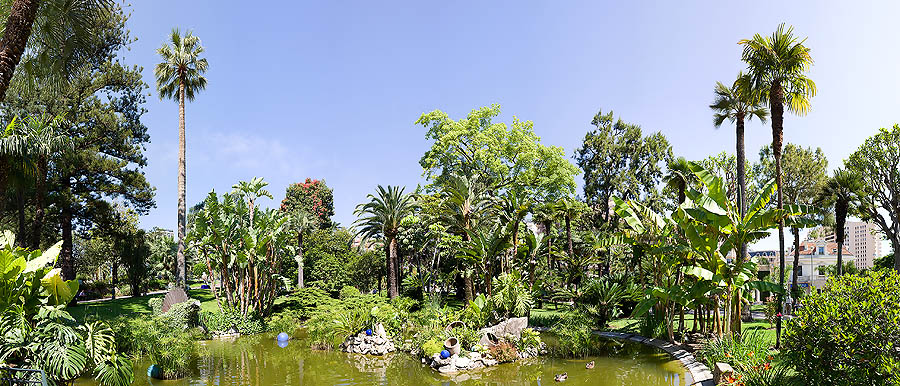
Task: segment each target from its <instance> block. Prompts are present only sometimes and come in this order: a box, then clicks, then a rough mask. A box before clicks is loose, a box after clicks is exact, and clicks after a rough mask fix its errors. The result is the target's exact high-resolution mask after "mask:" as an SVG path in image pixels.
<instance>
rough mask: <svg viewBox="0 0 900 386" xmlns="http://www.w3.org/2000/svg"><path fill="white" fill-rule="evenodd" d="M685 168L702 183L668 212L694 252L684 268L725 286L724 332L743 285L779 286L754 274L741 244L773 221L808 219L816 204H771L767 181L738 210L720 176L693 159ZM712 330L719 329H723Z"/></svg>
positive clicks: (732, 324)
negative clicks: (744, 208)
mask: <svg viewBox="0 0 900 386" xmlns="http://www.w3.org/2000/svg"><path fill="white" fill-rule="evenodd" d="M689 168H690V170H691V172H692V173H693V174H694V175H695V176H696V177H697V179H698V180H699V181H700V183H701V189H700V190H696V189H691V190H689V191H688V192H687V199H686V200H685V202H684V203H683V204H682V205H681V206H679V208H678V209H677V210H676V211H675V213H674V214H673V218H674V219H675V221H676V222H677V223H678V226H679V228H680V229H681V230H682V231H683V232H684V236H685V240H686V241H687V243H686V246H688V247H689V248H690V249H691V252H692V253H693V254H694V255H696V256H697V257H698V259H697V264H695V265H693V266H690V267H686V268H685V269H684V273H685V274H688V275H691V276H693V277H696V278H697V279H698V280H700V281H706V282H710V283H712V284H715V286H717V287H719V288H721V289H722V290H724V295H725V304H726V305H727V307H725V310H726V312H725V319H726V321H727V324H726V325H725V328H724V330H725V331H724V332H728V330H729V329H730V330H731V331H733V332H736V333H738V332H740V317H739V315H740V309H741V308H740V307H741V297H742V295H741V294H742V292H743V291H748V290H752V289H757V290H762V291H770V292H776V293H781V292H782V291H783V289H782V288H780V287H779V286H777V285H775V284H773V283H770V282H766V281H762V280H756V279H755V273H756V268H757V265H756V262H755V261H753V260H749V259H747V258H746V257H745V256H741V252H740V246H741V245H749V244H751V243H753V242H755V241H758V240H760V239H762V238H765V237H767V236H768V235H769V232H768V231H769V230H770V229H773V228H775V227H777V226H778V222H779V221H781V220H785V221H792V222H803V221H807V220H806V215H807V214H809V213H813V212H814V211H815V210H814V209H813V208H810V207H806V206H799V205H792V206H786V207H785V208H784V209H775V208H770V207H769V205H768V203H769V200H771V198H772V194H773V193H774V191H775V189H776V185H775V182H774V181H769V182H768V183H766V184H764V185H763V186H762V188H761V189H760V190H759V191H757V192H756V194H755V196H754V197H753V199H752V200H751V202H750V205H749V207H748V208H747V211H746V214H745V215H743V216H742V215H741V214H740V210H739V208H738V207H737V205H736V204H735V203H734V202H732V201H730V200H728V198H727V194H726V188H725V185H724V182H723V180H722V178H720V177H718V176H716V175H714V174H713V173H711V172H709V171H708V170H706V169H705V168H703V167H702V166H700V165H699V164H697V163H693V162H691V163H689ZM730 253H734V258H731V259H729V258H728V256H729V254H730ZM716 299H718V297H717V298H716ZM716 309H718V308H716ZM716 317H718V313H716ZM719 326H721V324H719ZM717 332H718V333H719V334H722V333H723V329H721V328H720V329H719V330H718V331H717Z"/></svg>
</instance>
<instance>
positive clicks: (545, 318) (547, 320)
mask: <svg viewBox="0 0 900 386" xmlns="http://www.w3.org/2000/svg"><path fill="white" fill-rule="evenodd" d="M560 318H561V316H560V315H559V314H531V316H529V317H528V324H529V325H532V326H534V327H552V326H553V325H554V324H556V323H558V322H559V320H560Z"/></svg>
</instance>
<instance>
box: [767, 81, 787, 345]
mask: <svg viewBox="0 0 900 386" xmlns="http://www.w3.org/2000/svg"><path fill="white" fill-rule="evenodd" d="M769 102H770V108H771V112H772V155H773V156H774V157H775V183H776V184H777V185H778V194H777V198H778V210H779V211H780V210H782V209H784V192H783V189H782V182H783V181H782V176H781V146H782V144H783V142H784V90H782V88H781V81H779V80H775V81H774V82H772V87H771V88H770V89H769ZM778 284H779V285H780V286H781V288H784V219H779V220H778ZM778 308H779V312H781V311H782V310H783V309H784V295H782V294H779V295H778ZM775 348H776V349H777V348H781V318H778V319H777V321H776V324H775Z"/></svg>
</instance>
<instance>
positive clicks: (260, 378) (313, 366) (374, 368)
mask: <svg viewBox="0 0 900 386" xmlns="http://www.w3.org/2000/svg"><path fill="white" fill-rule="evenodd" d="M201 347H202V353H201V355H202V356H201V358H200V359H199V360H198V361H197V363H196V367H195V369H194V371H193V372H192V373H191V374H189V375H188V376H187V377H186V378H184V379H180V380H172V381H160V380H153V379H149V378H148V377H147V375H146V373H147V367H148V366H149V365H150V363H149V362H148V361H147V360H139V361H137V363H135V369H134V372H135V382H134V384H135V385H151V384H152V385H165V386H188V385H191V386H200V385H216V386H231V385H234V386H237V385H241V386H244V385H253V386H279V385H417V386H418V385H441V386H451V385H473V386H474V385H553V384H557V383H556V382H554V375H556V374H559V373H563V372H566V373H567V374H568V379H567V380H566V381H565V382H562V383H561V384H564V385H596V386H657V385H659V386H661V385H666V386H672V385H675V386H686V382H685V378H684V373H685V370H684V368H683V367H682V366H681V364H680V363H679V362H678V361H675V360H672V358H671V357H670V356H669V355H668V354H665V353H664V352H662V351H659V350H657V349H655V348H653V347H648V346H645V345H642V344H639V343H633V342H624V343H623V342H616V341H609V344H607V345H605V346H604V347H606V349H605V350H604V351H606V353H605V354H604V355H599V356H593V357H588V358H581V359H558V358H533V359H527V360H520V361H518V362H516V363H508V364H501V365H497V366H493V367H489V368H484V369H479V370H475V371H472V372H468V373H459V374H455V375H442V374H439V373H437V372H435V371H434V370H432V369H430V368H429V367H426V366H425V365H423V364H421V363H420V361H419V360H418V359H417V358H414V357H412V356H410V355H408V354H405V353H395V354H390V355H387V356H384V357H373V356H363V355H356V354H346V353H343V352H340V351H317V350H310V349H309V346H308V344H306V342H305V341H304V340H302V339H300V340H291V341H290V342H289V343H288V345H287V346H286V347H283V348H282V347H279V345H278V343H277V342H276V341H275V340H273V339H269V338H268V337H265V336H261V335H260V336H246V337H240V338H235V339H231V340H211V341H205V342H201ZM592 360H593V361H594V362H595V366H594V368H593V369H590V370H589V369H586V368H585V364H586V363H587V362H589V361H592ZM76 384H78V385H85V386H86V385H95V384H96V383H94V382H93V381H91V380H82V381H81V382H78V383H76Z"/></svg>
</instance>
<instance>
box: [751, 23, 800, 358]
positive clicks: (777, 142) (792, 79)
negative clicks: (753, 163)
mask: <svg viewBox="0 0 900 386" xmlns="http://www.w3.org/2000/svg"><path fill="white" fill-rule="evenodd" d="M805 42H806V39H803V40H799V41H798V39H797V37H795V36H794V28H793V27H786V26H785V24H784V23H782V24H780V25H779V26H778V28H777V29H776V30H775V33H773V34H772V36H771V37H764V36H762V35H760V34H756V35H754V36H753V38H751V39H743V40H741V41H739V42H738V44H740V45H742V46H744V49H743V53H742V54H741V59H742V60H743V61H744V62H745V63H747V72H748V76H749V79H748V82H747V85H748V86H749V89H750V90H753V93H754V94H755V95H756V96H758V97H759V100H760V101H761V102H768V104H769V110H770V112H771V115H772V153H773V155H774V158H775V184H776V185H777V186H778V187H779V189H778V201H777V205H778V209H779V210H780V209H783V208H784V198H783V193H782V191H781V187H782V186H783V185H784V184H783V181H782V175H781V147H782V143H783V142H784V107H785V106H787V108H788V111H790V112H793V113H795V114H798V115H805V114H806V113H807V112H808V111H809V108H810V98H812V97H814V96H815V95H816V84H815V83H814V82H813V81H812V79H809V78H808V77H807V76H806V72H807V71H808V70H809V67H810V66H812V63H813V60H812V56H810V49H809V48H808V47H806V46H805V45H804V43H805ZM778 250H779V261H778V266H779V270H780V271H781V272H782V274H781V277H782V278H783V277H784V274H783V272H784V223H783V221H782V222H780V223H779V224H778ZM780 284H781V285H782V287H783V286H784V283H783V282H782V283H780ZM778 299H779V303H782V302H783V301H784V298H783V297H782V296H779V298H778ZM776 329H777V331H776V337H777V339H776V346H779V345H780V343H781V320H780V319H779V321H778V323H777V326H776Z"/></svg>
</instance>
